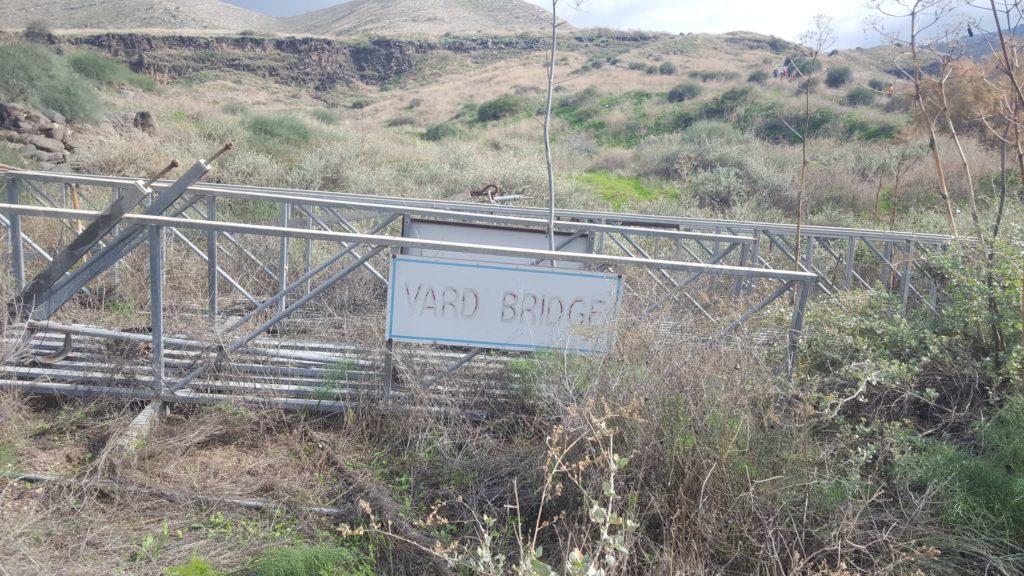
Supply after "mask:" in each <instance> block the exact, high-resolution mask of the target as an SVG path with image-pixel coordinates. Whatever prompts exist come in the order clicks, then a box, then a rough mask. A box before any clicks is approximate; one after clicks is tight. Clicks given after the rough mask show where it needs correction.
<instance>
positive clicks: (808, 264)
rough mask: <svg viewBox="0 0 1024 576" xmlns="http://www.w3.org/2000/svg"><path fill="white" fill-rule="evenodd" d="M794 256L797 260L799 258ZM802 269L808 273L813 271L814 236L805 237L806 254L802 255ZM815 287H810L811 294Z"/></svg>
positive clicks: (797, 255)
mask: <svg viewBox="0 0 1024 576" xmlns="http://www.w3.org/2000/svg"><path fill="white" fill-rule="evenodd" d="M794 256H796V257H798V258H799V257H800V255H799V254H794ZM804 269H805V270H807V271H808V272H811V271H813V270H814V236H807V252H805V253H804ZM815 286H817V283H815V285H814V286H812V287H811V291H812V292H813V291H814V287H815Z"/></svg>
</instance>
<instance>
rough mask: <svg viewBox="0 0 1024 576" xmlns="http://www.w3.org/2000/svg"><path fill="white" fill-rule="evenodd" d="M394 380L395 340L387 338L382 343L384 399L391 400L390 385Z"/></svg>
mask: <svg viewBox="0 0 1024 576" xmlns="http://www.w3.org/2000/svg"><path fill="white" fill-rule="evenodd" d="M394 380H395V341H394V340H392V339H390V338H388V339H387V341H386V342H385V343H384V400H385V401H390V400H391V386H392V384H393V383H394Z"/></svg>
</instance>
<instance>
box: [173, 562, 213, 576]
mask: <svg viewBox="0 0 1024 576" xmlns="http://www.w3.org/2000/svg"><path fill="white" fill-rule="evenodd" d="M223 574H224V572H221V571H220V570H217V569H215V568H214V567H213V566H211V565H210V563H209V562H207V561H206V560H203V559H201V558H192V559H191V560H189V561H188V563H187V564H181V565H178V566H168V567H167V568H165V569H164V576H222V575H223Z"/></svg>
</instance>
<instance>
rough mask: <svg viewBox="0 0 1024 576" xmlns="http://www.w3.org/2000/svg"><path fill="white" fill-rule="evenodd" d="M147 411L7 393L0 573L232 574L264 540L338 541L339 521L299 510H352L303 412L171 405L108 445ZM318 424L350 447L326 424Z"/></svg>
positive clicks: (0, 432) (1, 424) (1, 407)
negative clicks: (146, 428)
mask: <svg viewBox="0 0 1024 576" xmlns="http://www.w3.org/2000/svg"><path fill="white" fill-rule="evenodd" d="M140 409H141V406H137V405H136V406H132V405H129V406H126V405H124V404H123V403H88V402H78V401H71V400H64V401H55V400H52V399H47V400H45V401H43V400H37V399H26V398H21V397H17V396H13V395H9V394H7V395H2V396H0V525H3V526H4V527H5V529H4V530H3V531H2V532H0V575H2V576H16V575H17V576H20V575H25V576H33V575H39V576H43V575H53V574H66V575H69V576H71V575H81V576H92V575H97V576H98V575H109V574H120V575H132V574H138V575H151V574H162V573H164V570H165V569H166V568H167V567H169V566H174V565H180V564H184V563H186V562H188V561H189V560H190V559H191V558H203V559H204V560H205V561H207V562H209V564H210V565H212V566H215V567H217V568H218V569H222V570H237V569H239V568H241V567H244V566H246V564H247V563H249V562H250V561H251V560H252V559H253V558H254V557H256V556H257V555H258V554H259V553H260V552H261V551H262V550H264V549H267V548H268V547H273V546H286V545H290V544H295V543H301V542H322V541H324V540H325V539H330V538H331V537H332V536H333V533H334V524H335V522H336V520H332V519H331V518H330V517H326V516H322V515H314V514H305V513H303V512H301V511H300V510H299V508H301V507H303V506H319V507H330V506H342V507H345V506H349V507H351V502H349V501H348V500H347V499H346V498H347V494H346V488H345V487H344V486H343V485H341V484H340V483H339V482H338V479H337V478H336V477H335V475H334V473H333V472H332V469H331V464H330V463H329V462H328V461H326V460H325V459H324V458H323V457H321V456H320V453H319V451H317V450H315V449H311V447H310V446H308V443H307V440H306V439H305V438H306V437H305V436H304V434H303V432H302V429H303V426H305V424H304V422H303V415H300V414H288V415H283V414H280V413H277V414H267V413H258V414H257V413H254V412H250V411H248V410H246V409H244V408H238V407H232V406H222V407H216V408H203V409H194V408H192V409H186V410H183V411H176V412H174V413H172V414H171V415H169V416H167V417H165V418H164V419H163V421H162V422H161V424H160V425H159V426H158V427H157V429H156V430H155V431H154V433H153V434H152V435H150V436H149V437H148V438H146V439H145V440H144V441H139V442H138V443H137V445H136V446H133V450H132V451H131V453H130V454H129V455H126V456H118V455H115V454H113V453H112V452H111V451H110V450H108V449H107V447H108V446H109V445H111V444H108V443H109V442H110V440H111V439H112V438H116V437H117V435H118V434H120V433H121V431H123V430H124V429H125V428H126V427H127V425H128V423H129V422H130V421H131V420H132V419H133V418H134V417H135V415H136V414H137V413H138V412H139V410H140ZM317 426H318V427H319V430H318V431H317V435H318V438H329V439H330V441H331V442H335V441H337V443H338V445H343V443H344V441H345V440H344V438H343V434H341V433H337V432H332V431H331V424H330V423H329V422H328V423H325V422H323V421H320V422H318V423H317ZM23 475H29V476H30V477H31V478H33V479H35V480H39V479H40V478H39V477H44V478H48V479H49V481H25V480H18V478H19V477H22V476H23ZM223 498H235V499H245V500H255V501H259V502H260V503H263V504H266V505H269V507H267V508H265V509H262V510H257V509H247V508H244V507H241V506H239V505H237V504H236V503H231V502H225V501H221V500H219V499H223Z"/></svg>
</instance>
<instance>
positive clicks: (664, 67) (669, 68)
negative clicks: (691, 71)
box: [658, 62, 679, 76]
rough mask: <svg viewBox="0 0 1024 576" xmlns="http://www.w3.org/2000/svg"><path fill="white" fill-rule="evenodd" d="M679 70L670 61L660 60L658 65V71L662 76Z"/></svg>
mask: <svg viewBox="0 0 1024 576" xmlns="http://www.w3.org/2000/svg"><path fill="white" fill-rule="evenodd" d="M676 72H679V68H678V67H677V66H676V65H675V64H673V63H671V62H662V63H661V66H658V73H660V74H661V75H662V76H671V75H673V74H675V73H676Z"/></svg>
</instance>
